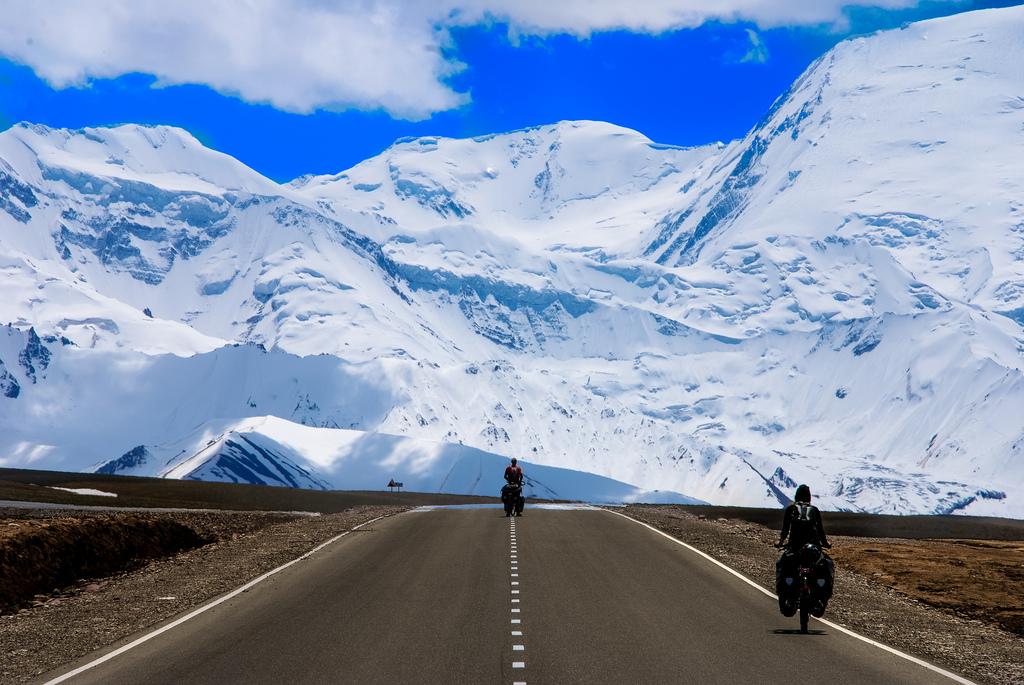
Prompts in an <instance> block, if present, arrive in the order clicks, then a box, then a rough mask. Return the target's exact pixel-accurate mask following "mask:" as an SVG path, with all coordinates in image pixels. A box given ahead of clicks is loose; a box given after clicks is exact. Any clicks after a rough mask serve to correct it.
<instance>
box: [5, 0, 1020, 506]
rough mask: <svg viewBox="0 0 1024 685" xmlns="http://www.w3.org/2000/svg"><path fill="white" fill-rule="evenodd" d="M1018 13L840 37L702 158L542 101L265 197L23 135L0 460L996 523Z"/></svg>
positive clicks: (204, 170) (14, 176) (12, 209)
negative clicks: (523, 486)
mask: <svg viewBox="0 0 1024 685" xmlns="http://www.w3.org/2000/svg"><path fill="white" fill-rule="evenodd" d="M1022 30H1024V9H1022V8H1006V9H997V10H983V11H978V12H970V13H964V14H958V15H955V16H952V17H946V18H942V19H935V20H929V21H924V22H919V23H915V24H909V25H907V26H905V27H903V28H902V29H899V30H894V31H887V32H880V33H877V34H874V35H871V36H865V37H860V38H855V39H851V40H848V41H844V42H843V43H840V44H839V45H838V46H837V47H836V48H834V49H833V50H832V51H830V52H829V53H827V54H826V55H824V56H823V57H821V58H820V59H818V60H817V61H816V62H815V63H814V64H812V65H811V66H810V67H809V68H808V69H807V71H806V72H805V73H804V74H803V75H802V76H801V77H800V78H799V79H797V81H796V82H795V83H794V84H793V85H792V87H791V88H790V89H789V90H788V91H787V92H786V93H784V94H783V95H781V96H780V98H779V99H778V100H777V101H776V103H775V104H774V105H773V106H772V108H771V110H770V111H769V112H768V113H767V114H766V115H765V117H764V118H763V119H762V121H760V122H759V123H758V124H756V125H755V126H754V127H753V128H752V129H751V131H750V132H749V133H748V134H747V136H745V137H744V138H743V139H741V140H736V141H731V142H726V143H717V142H716V143H712V144H709V145H706V146H700V147H694V148H680V147H674V146H669V145H663V144H658V143H655V142H652V141H651V140H649V139H647V138H646V137H644V136H643V135H642V134H640V133H638V132H636V131H632V130H629V129H625V128H622V127H618V126H615V125H613V124H609V123H603V122H593V121H567V122H560V123H557V124H552V125H547V126H539V127H535V128H531V129H526V130H522V131H514V132H510V133H504V134H495V135H491V136H484V137H478V138H472V139H463V140H457V139H449V138H440V137H426V138H417V139H411V140H401V141H397V142H396V143H395V144H394V145H392V146H391V147H390V148H388V149H387V150H385V151H384V152H382V153H381V154H380V155H378V156H377V157H374V158H371V159H368V160H366V161H364V162H362V163H360V164H358V165H356V166H355V167H353V168H351V169H348V170H346V171H344V172H341V173H338V174H332V175H326V176H305V177H302V178H299V179H296V180H294V181H292V182H290V183H286V184H279V183H276V182H274V181H272V180H270V179H267V178H265V177H263V176H261V175H260V174H259V173H257V172H256V171H254V170H252V169H250V168H248V167H246V166H245V165H244V164H242V163H241V162H239V161H237V160H235V159H233V158H231V157H230V156H228V155H225V154H222V153H219V152H217V151H215V150H211V149H209V148H207V147H205V146H203V145H202V144H201V143H199V141H197V140H196V139H195V138H194V137H192V136H191V135H190V134H189V133H187V132H185V131H183V130H180V129H175V128H171V127H163V126H157V127H144V126H136V125H124V126H118V127H113V128H89V129H83V130H77V131H72V130H63V129H51V128H47V127H44V126H39V125H32V124H19V125H16V126H13V127H12V128H10V129H8V130H7V131H4V132H3V133H0V274H2V281H0V282H2V284H3V285H2V292H3V294H4V297H3V298H0V323H2V324H4V325H3V326H2V327H0V464H2V465H5V466H31V467H33V468H55V469H67V470H96V469H100V470H103V471H104V472H109V473H132V474H142V475H159V476H165V477H172V478H202V479H212V480H227V481H246V482H260V483H267V484H274V485H287V486H298V487H311V488H334V487H338V488H375V487H382V486H383V484H384V483H386V482H387V479H389V478H391V477H394V478H396V479H397V480H404V481H405V482H406V484H407V486H411V487H415V488H418V489H425V490H433V491H445V492H473V493H485V494H486V493H489V492H491V491H496V490H497V488H498V486H499V485H500V470H501V469H500V465H501V463H502V462H503V460H504V458H506V457H508V456H517V457H519V458H520V459H522V460H524V461H525V462H526V465H527V474H528V475H531V474H533V476H532V477H533V479H534V481H535V483H534V485H533V487H534V488H535V490H534V491H533V492H534V494H535V495H543V494H545V493H546V494H547V496H558V497H562V498H568V499H591V500H594V501H641V500H655V501H691V500H690V498H696V499H699V500H702V501H707V502H712V503H719V504H739V505H747V506H771V505H774V504H777V503H778V502H780V501H784V500H785V499H786V498H787V497H788V496H789V495H790V494H791V491H792V489H793V488H795V486H796V484H797V483H799V482H807V483H809V484H810V485H811V487H812V490H813V491H814V492H815V494H816V496H817V498H818V500H819V501H820V502H821V503H822V505H823V506H824V507H827V508H832V509H843V510H859V511H871V512H885V513H932V512H935V513H970V514H978V515H995V516H1014V517H1021V516H1024V461H1022V451H1024V422H1022V421H1021V418H1020V417H1021V416H1024V374H1022V363H1024V323H1022V317H1021V315H1020V312H1021V311H1024V204H1022V202H1024V200H1022V199H1021V198H1024V192H1022V191H1024V166H1022V165H1021V164H1020V163H1019V160H1020V159H1022V158H1024V137H1022V135H1021V131H1022V130H1024V96H1021V93H1022V92H1024V74H1022V72H1021V70H1020V69H1019V67H1017V66H1016V65H1018V64H1020V63H1022V62H1024V55H1021V52H1022V50H1024V48H1022V47H1021V45H1020V44H1019V40H1018V38H1019V36H1020V35H1021V32H1022ZM378 481H380V482H378ZM679 493H684V494H679Z"/></svg>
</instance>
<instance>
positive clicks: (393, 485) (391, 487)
mask: <svg viewBox="0 0 1024 685" xmlns="http://www.w3.org/2000/svg"><path fill="white" fill-rule="evenodd" d="M403 485H405V483H400V482H398V481H396V480H395V479H394V478H392V479H391V480H389V481H388V490H390V491H391V492H395V489H396V488H397V489H398V492H401V491H402V486H403Z"/></svg>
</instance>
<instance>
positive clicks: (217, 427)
mask: <svg viewBox="0 0 1024 685" xmlns="http://www.w3.org/2000/svg"><path fill="white" fill-rule="evenodd" d="M507 463H508V462H507V459H506V458H505V457H503V456H500V455H497V454H493V453H490V452H485V451H483V450H479V449H475V448H473V447H466V446H463V445H457V444H452V443H443V442H433V441H429V440H422V439H414V438H408V437H403V436H397V435H386V434H382V433H366V432H363V431H355V430H344V429H336V428H313V427H309V426H303V425H301V424H297V423H293V422H291V421H286V420H284V419H280V418H277V417H273V416H265V417H257V418H253V419H246V420H243V421H235V422H211V423H207V424H204V425H203V426H201V427H200V428H199V429H198V430H196V431H194V432H193V433H191V434H190V435H189V436H188V437H187V438H186V439H185V440H179V441H176V442H175V443H173V444H170V445H161V446H145V445H138V446H136V447H134V448H132V449H131V450H129V451H128V452H126V453H125V454H124V455H122V456H121V457H118V458H117V459H114V460H111V461H110V462H107V463H106V464H103V465H101V466H100V467H99V468H98V469H97V470H98V471H100V472H103V473H121V474H129V475H158V476H163V477H167V478H188V479H198V480H213V481H226V482H247V483H261V484H268V485H285V486H291V487H306V488H312V489H328V488H335V489H343V490H379V489H381V488H382V487H383V486H384V485H385V484H386V483H388V482H389V481H390V480H391V479H392V478H394V479H395V480H399V481H400V482H402V483H403V485H404V487H405V488H407V489H409V490H414V491H420V492H452V493H463V494H481V495H495V494H496V493H497V491H498V490H499V489H500V485H501V483H502V481H501V474H502V472H503V471H504V468H505V466H506V465H507ZM523 466H524V467H525V473H526V479H527V482H526V488H525V490H524V491H525V493H526V496H527V497H543V498H554V499H583V500H587V501H591V502H634V501H644V502H675V503H683V504H686V503H695V502H698V500H694V499H691V498H688V497H684V496H682V495H679V494H677V493H673V492H650V491H643V490H640V489H638V488H636V487H633V486H630V485H626V484H625V483H621V482H618V481H614V480H612V479H609V478H602V477H601V476H596V475H592V474H588V473H582V472H579V471H571V470H569V469H560V468H554V467H551V466H540V465H536V464H531V463H530V462H527V461H524V462H523Z"/></svg>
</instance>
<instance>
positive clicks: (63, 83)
mask: <svg viewBox="0 0 1024 685" xmlns="http://www.w3.org/2000/svg"><path fill="white" fill-rule="evenodd" d="M916 1H917V0H808V1H806V2H804V1H802V0H800V1H796V2H794V1H792V0H703V1H698V0H642V1H641V2H630V3H627V2H622V1H621V0H436V1H434V0H405V2H402V1H401V0H334V1H332V0H224V1H221V0H216V1H214V2H210V1H209V0H0V17H3V20H2V21H0V54H2V55H4V56H6V57H8V58H10V59H13V60H15V61H17V62H20V63H23V64H27V65H28V66H30V67H32V68H33V69H34V70H35V71H36V73H37V74H39V76H41V77H42V78H44V79H46V80H47V81H48V82H49V83H50V84H52V85H54V86H56V87H68V86H78V85H84V84H87V83H88V82H89V80H90V79H95V78H110V77H116V76H119V75H122V74H125V73H131V72H142V73H147V74H153V75H154V76H156V77H157V79H158V81H159V83H161V84H164V85H172V84H182V83H197V84H205V85H208V86H210V87H212V88H214V89H216V90H218V91H220V92H223V93H229V94H234V95H237V96H239V97H241V98H243V99H245V100H248V101H250V102H266V103H269V104H271V105H273V106H274V107H277V108H280V109H285V110H289V111H296V112H309V111H312V110H314V109H318V108H344V107H355V108H360V109H383V110H385V111H387V112H389V113H390V114H392V115H393V116H397V117H403V118H412V119H415V118H422V117H426V116H429V115H431V114H433V113H434V112H438V111H443V110H446V109H451V108H453V107H457V106H459V105H460V104H463V103H465V102H466V101H467V100H468V97H469V96H468V94H467V93H460V92H457V91H455V90H453V89H452V88H451V87H450V86H449V85H447V84H446V82H445V78H446V77H447V76H449V75H451V74H452V73H454V72H457V71H458V70H459V69H460V68H461V66H462V65H460V64H458V63H457V62H456V61H454V60H453V59H452V58H451V57H450V56H446V54H445V52H444V48H445V47H446V46H447V44H448V41H449V37H448V29H449V28H451V27H453V26H465V25H471V24H476V23H480V22H488V21H502V22H508V23H509V24H510V26H511V28H512V29H513V30H514V31H516V32H518V33H520V34H536V35H549V34H554V33H568V34H572V35H576V36H587V35H589V34H591V33H593V32H597V31H606V30H613V29H622V30H629V31H638V32H648V33H658V32H663V31H669V30H673V29H679V28H686V27H694V26H699V25H700V24H702V23H704V22H705V21H708V20H713V19H717V20H723V21H735V20H745V21H751V22H754V23H756V24H757V25H759V26H761V27H771V26H781V25H793V24H801V25H806V24H821V23H826V24H828V23H835V22H841V21H842V20H843V8H844V7H846V6H849V5H852V4H863V5H872V6H880V7H905V6H909V5H913V4H916ZM755 47H756V46H755Z"/></svg>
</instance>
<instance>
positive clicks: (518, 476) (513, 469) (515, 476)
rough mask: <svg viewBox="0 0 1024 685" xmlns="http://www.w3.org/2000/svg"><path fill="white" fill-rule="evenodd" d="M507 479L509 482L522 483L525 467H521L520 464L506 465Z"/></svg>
mask: <svg viewBox="0 0 1024 685" xmlns="http://www.w3.org/2000/svg"><path fill="white" fill-rule="evenodd" d="M505 480H507V481H508V482H509V483H519V484H522V482H523V469H522V468H520V467H519V466H511V465H509V466H506V467H505Z"/></svg>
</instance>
